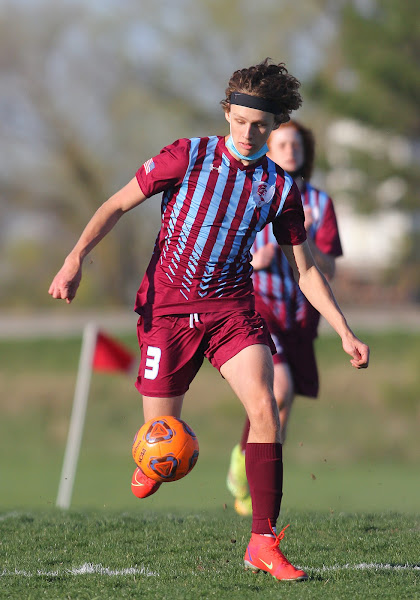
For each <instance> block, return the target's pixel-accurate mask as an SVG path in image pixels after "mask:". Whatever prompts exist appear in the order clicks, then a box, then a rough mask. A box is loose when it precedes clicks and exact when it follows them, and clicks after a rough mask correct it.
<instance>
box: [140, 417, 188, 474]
mask: <svg viewBox="0 0 420 600" xmlns="http://www.w3.org/2000/svg"><path fill="white" fill-rule="evenodd" d="M198 452H199V447H198V440H197V436H196V435H195V433H194V431H193V430H192V429H191V427H189V426H188V425H187V423H185V421H181V419H177V418H176V417H171V416H168V417H157V418H155V419H151V420H150V421H148V422H147V423H145V424H144V425H143V426H142V427H140V429H139V430H138V432H137V433H136V435H135V436H134V441H133V447H132V454H133V458H134V462H135V463H136V465H137V466H138V467H140V469H141V470H142V471H143V473H144V474H145V475H147V477H150V478H151V479H154V481H158V482H160V483H163V482H165V481H176V480H177V479H181V478H182V477H185V475H187V473H189V472H190V471H191V469H192V468H193V467H194V465H195V463H196V462H197V459H198Z"/></svg>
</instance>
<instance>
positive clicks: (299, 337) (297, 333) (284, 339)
mask: <svg viewBox="0 0 420 600" xmlns="http://www.w3.org/2000/svg"><path fill="white" fill-rule="evenodd" d="M257 310H258V311H259V312H260V314H261V316H262V317H263V318H264V320H265V322H266V323H267V326H268V330H269V332H270V334H271V337H272V339H273V342H274V344H275V346H276V354H275V355H274V356H273V362H274V364H287V365H289V368H290V372H291V374H292V379H293V386H294V390H295V393H296V394H299V395H301V396H308V397H309V398H317V396H318V391H319V376H318V367H317V364H316V357H315V348H314V338H313V336H312V335H308V333H307V332H305V331H302V330H301V329H296V330H291V331H284V330H283V329H281V327H280V325H279V322H278V320H277V319H276V317H275V316H274V315H273V314H272V312H271V311H270V310H268V309H266V308H265V306H264V305H263V303H262V302H257Z"/></svg>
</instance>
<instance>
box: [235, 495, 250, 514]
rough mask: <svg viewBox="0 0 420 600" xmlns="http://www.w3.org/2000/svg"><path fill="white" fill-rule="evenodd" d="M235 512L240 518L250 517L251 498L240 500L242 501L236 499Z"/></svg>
mask: <svg viewBox="0 0 420 600" xmlns="http://www.w3.org/2000/svg"><path fill="white" fill-rule="evenodd" d="M235 510H236V512H237V513H238V515H241V517H249V516H250V515H252V502H251V496H246V497H245V498H242V500H240V499H239V498H236V500H235Z"/></svg>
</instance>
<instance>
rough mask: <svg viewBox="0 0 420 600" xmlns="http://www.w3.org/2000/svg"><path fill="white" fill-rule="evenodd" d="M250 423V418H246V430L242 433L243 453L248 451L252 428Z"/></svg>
mask: <svg viewBox="0 0 420 600" xmlns="http://www.w3.org/2000/svg"><path fill="white" fill-rule="evenodd" d="M250 425H251V424H250V422H249V419H248V417H246V418H245V423H244V428H243V431H242V437H241V450H242V452H245V450H246V445H247V443H248V435H249V428H250Z"/></svg>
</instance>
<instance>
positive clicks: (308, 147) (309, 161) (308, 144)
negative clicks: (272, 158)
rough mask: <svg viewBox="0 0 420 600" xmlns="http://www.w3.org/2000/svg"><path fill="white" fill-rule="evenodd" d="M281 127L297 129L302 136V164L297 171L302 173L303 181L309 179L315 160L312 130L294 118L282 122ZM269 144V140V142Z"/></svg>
mask: <svg viewBox="0 0 420 600" xmlns="http://www.w3.org/2000/svg"><path fill="white" fill-rule="evenodd" d="M280 127H281V128H284V127H293V128H294V129H296V131H298V132H299V133H300V135H301V137H302V143H303V156H304V159H303V165H302V167H301V168H300V169H299V173H300V174H301V175H302V177H303V179H305V181H309V180H310V179H311V177H312V171H313V169H314V161H315V137H314V134H313V133H312V130H311V129H309V128H308V127H305V126H304V125H302V123H300V122H299V121H296V120H295V119H290V120H289V121H288V122H287V123H283V124H282V125H280ZM269 145H270V142H269Z"/></svg>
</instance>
